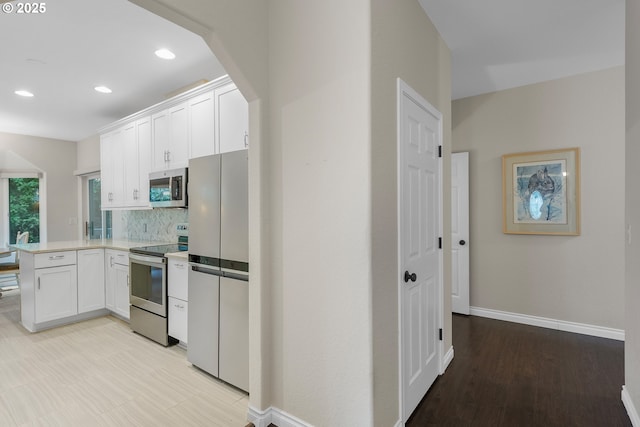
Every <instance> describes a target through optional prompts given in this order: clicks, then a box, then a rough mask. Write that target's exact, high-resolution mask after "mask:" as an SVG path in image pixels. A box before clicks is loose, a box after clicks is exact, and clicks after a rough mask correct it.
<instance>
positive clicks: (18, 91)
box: [14, 90, 33, 98]
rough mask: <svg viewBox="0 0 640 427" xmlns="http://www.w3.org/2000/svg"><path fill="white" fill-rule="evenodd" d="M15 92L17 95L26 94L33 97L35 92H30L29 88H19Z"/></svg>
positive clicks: (25, 95)
mask: <svg viewBox="0 0 640 427" xmlns="http://www.w3.org/2000/svg"><path fill="white" fill-rule="evenodd" d="M14 93H15V94H16V95H20V96H24V97H27V98H31V97H32V96H33V94H32V93H31V92H29V91H28V90H17V91H15V92H14Z"/></svg>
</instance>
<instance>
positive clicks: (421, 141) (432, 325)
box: [398, 81, 442, 421]
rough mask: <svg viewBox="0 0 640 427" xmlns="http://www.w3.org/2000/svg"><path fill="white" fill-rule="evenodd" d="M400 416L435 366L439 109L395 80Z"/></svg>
mask: <svg viewBox="0 0 640 427" xmlns="http://www.w3.org/2000/svg"><path fill="white" fill-rule="evenodd" d="M398 93H399V100H398V107H399V115H398V123H399V131H398V144H399V166H398V167H399V169H398V175H399V177H398V180H399V187H400V188H399V221H400V224H399V226H400V230H399V233H400V235H399V240H400V241H399V267H400V268H399V273H400V276H401V277H400V281H399V283H400V285H399V287H400V291H399V294H400V296H399V298H400V301H401V302H400V313H401V314H400V317H401V320H400V321H401V338H400V351H401V371H402V372H401V381H402V386H401V390H402V400H403V403H402V411H403V413H402V415H403V421H406V420H407V418H409V416H410V415H411V413H412V412H413V410H414V409H415V408H416V406H417V405H418V403H420V400H422V398H423V397H424V395H425V394H426V392H427V390H428V389H429V387H431V384H433V382H434V381H435V379H436V377H437V376H438V374H439V372H440V356H439V355H440V345H439V342H438V341H439V328H440V326H439V325H440V324H441V323H440V310H441V301H442V297H441V295H442V292H441V286H442V255H441V252H442V251H441V249H440V244H441V239H440V238H441V236H442V234H441V216H442V215H441V205H442V203H441V182H442V180H441V161H440V157H439V151H440V146H441V141H442V115H441V114H440V113H439V112H438V111H437V110H436V109H435V108H433V107H432V106H431V105H430V104H429V103H428V102H427V101H425V100H424V99H422V98H421V97H420V96H419V95H418V94H417V93H415V92H414V91H413V90H411V88H409V87H408V86H407V85H406V84H404V83H403V82H402V81H399V83H398Z"/></svg>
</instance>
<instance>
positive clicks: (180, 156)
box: [151, 102, 189, 171]
mask: <svg viewBox="0 0 640 427" xmlns="http://www.w3.org/2000/svg"><path fill="white" fill-rule="evenodd" d="M187 114H188V107H187V103H186V102H183V103H181V104H178V105H176V106H173V107H170V108H167V109H165V110H163V111H160V112H158V113H156V114H154V115H152V116H151V120H152V126H153V131H152V142H151V145H152V148H151V150H152V152H153V155H152V159H153V161H152V164H151V170H152V171H160V170H167V169H175V168H180V167H186V166H187V165H188V163H189V144H188V142H189V127H188V116H187Z"/></svg>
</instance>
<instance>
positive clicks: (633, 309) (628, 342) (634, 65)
mask: <svg viewBox="0 0 640 427" xmlns="http://www.w3.org/2000/svg"><path fill="white" fill-rule="evenodd" d="M639 19H640V3H639V2H637V1H627V5H626V21H627V25H626V52H627V54H626V73H625V75H626V131H627V135H626V153H625V160H626V168H625V171H626V176H625V181H626V198H625V199H626V224H627V227H631V231H632V232H633V234H632V236H631V242H630V244H627V246H626V287H625V290H626V294H625V322H626V331H625V332H626V333H625V343H624V362H625V365H624V376H625V387H626V389H627V392H628V393H629V395H630V397H631V401H632V402H631V403H632V405H633V406H635V408H636V410H638V408H640V310H638V302H640V286H638V282H639V281H640V262H638V260H640V240H639V239H640V192H638V183H639V182H640V168H639V167H638V162H639V161H640V78H639V77H638V76H639V75H640V27H639V26H638V25H637V22H638V20H639ZM635 415H636V416H637V415H638V414H635Z"/></svg>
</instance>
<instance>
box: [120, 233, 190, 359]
mask: <svg viewBox="0 0 640 427" xmlns="http://www.w3.org/2000/svg"><path fill="white" fill-rule="evenodd" d="M179 239H180V241H179V243H174V244H168V245H152V246H143V247H138V248H131V249H130V250H129V252H130V254H129V274H130V277H131V287H130V289H131V290H130V295H129V302H130V303H131V307H130V309H131V311H130V313H131V315H130V326H131V329H133V331H134V332H137V333H139V334H141V335H144V336H145V337H147V338H150V339H152V340H154V341H156V342H158V343H160V344H162V345H164V346H168V345H172V344H175V343H177V340H175V339H174V338H172V337H169V334H168V318H167V258H166V257H165V254H168V253H171V252H180V251H186V250H187V249H188V243H187V240H188V238H187V237H186V236H180V237H179Z"/></svg>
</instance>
